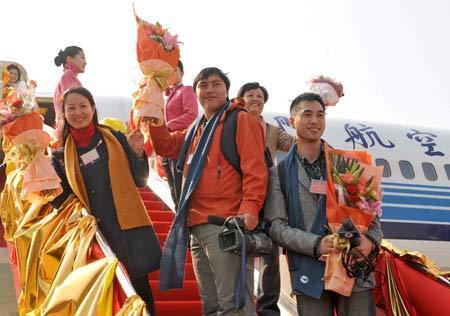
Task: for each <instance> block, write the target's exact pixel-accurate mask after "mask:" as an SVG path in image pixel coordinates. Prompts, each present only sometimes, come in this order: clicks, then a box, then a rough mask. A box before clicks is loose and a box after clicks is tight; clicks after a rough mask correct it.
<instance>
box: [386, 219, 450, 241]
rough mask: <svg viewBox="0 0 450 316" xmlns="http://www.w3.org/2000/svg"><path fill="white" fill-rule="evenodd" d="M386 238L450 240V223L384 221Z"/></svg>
mask: <svg viewBox="0 0 450 316" xmlns="http://www.w3.org/2000/svg"><path fill="white" fill-rule="evenodd" d="M381 230H382V231H383V238H385V239H408V240H432V241H450V225H441V224H425V223H395V222H382V223H381Z"/></svg>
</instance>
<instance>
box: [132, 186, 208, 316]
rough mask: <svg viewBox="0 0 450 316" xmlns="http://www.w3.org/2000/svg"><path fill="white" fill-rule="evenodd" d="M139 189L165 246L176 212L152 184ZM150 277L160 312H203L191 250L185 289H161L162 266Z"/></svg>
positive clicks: (187, 314) (166, 315) (193, 314)
mask: <svg viewBox="0 0 450 316" xmlns="http://www.w3.org/2000/svg"><path fill="white" fill-rule="evenodd" d="M139 192H140V195H141V198H142V200H143V201H144V205H145V207H146V209H147V212H148V214H149V216H150V218H151V220H152V222H153V227H154V229H155V232H156V234H157V235H158V239H159V242H160V244H161V247H164V243H165V241H166V238H167V234H168V233H169V229H170V226H171V225H172V222H173V218H174V213H173V211H172V210H170V209H169V208H168V207H167V206H166V205H165V204H164V202H162V201H161V199H159V198H158V196H157V195H156V194H155V193H153V192H152V191H151V190H150V189H149V188H148V187H146V188H144V189H140V190H139ZM149 280H150V286H151V288H152V292H153V297H154V300H155V305H156V315H164V316H171V315H173V316H175V315H183V316H199V315H201V314H202V308H201V302H200V297H199V294H198V290H197V283H196V281H195V276H194V270H193V267H192V258H191V254H190V252H189V251H188V254H187V258H186V273H185V280H184V288H183V289H179V290H169V291H160V290H159V281H158V280H159V270H158V271H155V272H153V273H151V274H150V275H149Z"/></svg>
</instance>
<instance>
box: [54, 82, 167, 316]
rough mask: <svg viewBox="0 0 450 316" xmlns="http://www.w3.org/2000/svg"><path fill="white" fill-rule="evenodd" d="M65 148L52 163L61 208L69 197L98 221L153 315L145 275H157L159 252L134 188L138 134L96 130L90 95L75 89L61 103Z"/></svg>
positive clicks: (139, 179)
mask: <svg viewBox="0 0 450 316" xmlns="http://www.w3.org/2000/svg"><path fill="white" fill-rule="evenodd" d="M62 110H63V113H64V129H63V137H62V139H63V148H62V149H60V150H59V151H56V152H55V153H54V154H53V158H52V162H53V165H54V167H55V169H56V171H57V173H58V175H59V176H60V177H61V179H62V187H63V189H64V193H63V194H62V195H61V196H59V197H58V198H57V199H56V200H55V202H54V203H55V205H61V203H62V202H63V201H64V200H65V198H66V197H67V196H68V195H69V194H70V193H73V194H75V196H76V197H77V198H78V199H79V200H80V202H81V203H82V204H83V205H84V207H85V208H86V209H88V210H89V211H90V213H91V214H92V215H93V216H95V217H96V219H97V225H98V227H99V228H100V230H101V232H102V233H103V234H104V235H105V238H106V240H107V241H108V243H109V245H110V246H111V248H112V250H113V251H114V252H115V254H116V255H117V257H118V259H119V261H120V262H121V263H123V264H124V265H125V267H126V268H127V270H128V273H129V275H130V279H131V283H132V284H133V286H134V288H135V290H136V292H137V293H138V294H139V295H140V296H141V297H142V299H143V300H144V301H145V302H146V303H147V308H148V310H149V311H150V312H151V314H152V315H154V303H153V297H152V292H151V289H150V286H149V283H148V279H147V274H148V273H150V272H152V271H154V270H157V269H159V264H160V257H161V248H160V246H159V242H158V239H157V237H156V235H155V232H154V230H153V227H152V223H151V221H150V218H149V217H148V215H147V211H146V209H145V207H144V205H143V203H142V201H141V199H140V196H139V193H138V191H137V189H136V186H138V187H143V186H145V185H146V182H147V176H148V171H149V170H148V162H147V157H146V156H145V153H144V149H143V146H144V138H143V136H142V134H141V133H140V132H132V133H130V135H129V136H128V140H127V139H126V137H125V136H124V135H123V134H122V133H120V132H118V131H115V130H112V129H110V128H108V127H106V126H103V125H100V124H98V118H97V111H96V108H95V102H94V99H93V97H92V94H91V93H90V92H89V91H88V90H87V89H85V88H82V87H77V88H72V89H69V90H68V91H66V92H65V93H64V95H63V99H62Z"/></svg>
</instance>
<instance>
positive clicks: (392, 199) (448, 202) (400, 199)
mask: <svg viewBox="0 0 450 316" xmlns="http://www.w3.org/2000/svg"><path fill="white" fill-rule="evenodd" d="M383 203H392V204H406V205H408V204H409V205H423V206H425V207H426V206H445V207H449V206H450V199H437V198H425V197H415V196H401V195H385V196H383Z"/></svg>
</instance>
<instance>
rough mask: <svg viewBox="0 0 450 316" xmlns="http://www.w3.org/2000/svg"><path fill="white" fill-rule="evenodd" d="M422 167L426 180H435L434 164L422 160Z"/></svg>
mask: <svg viewBox="0 0 450 316" xmlns="http://www.w3.org/2000/svg"><path fill="white" fill-rule="evenodd" d="M422 169H423V173H424V175H425V178H427V180H430V181H436V180H437V174H436V169H434V166H433V165H432V164H431V163H429V162H422Z"/></svg>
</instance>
